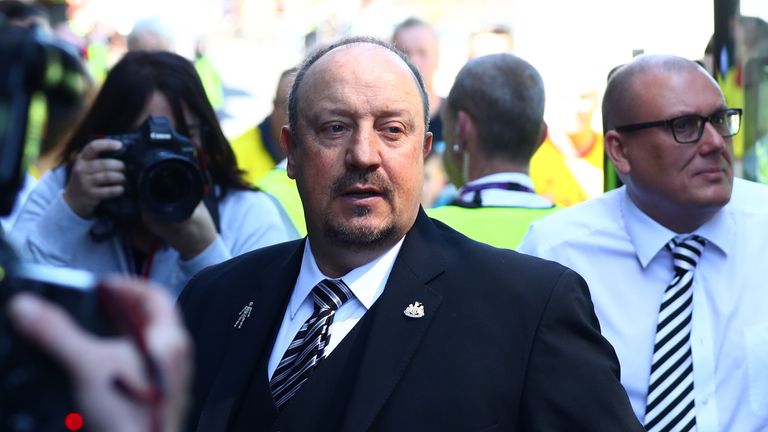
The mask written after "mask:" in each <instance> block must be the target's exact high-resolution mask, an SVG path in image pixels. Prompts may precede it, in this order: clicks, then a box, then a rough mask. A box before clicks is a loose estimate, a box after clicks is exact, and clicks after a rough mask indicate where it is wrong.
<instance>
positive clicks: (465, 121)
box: [456, 111, 477, 146]
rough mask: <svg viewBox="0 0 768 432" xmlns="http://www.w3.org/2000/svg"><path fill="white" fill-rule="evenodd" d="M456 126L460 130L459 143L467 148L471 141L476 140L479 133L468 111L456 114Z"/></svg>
mask: <svg viewBox="0 0 768 432" xmlns="http://www.w3.org/2000/svg"><path fill="white" fill-rule="evenodd" d="M456 125H457V128H458V134H457V135H458V138H459V139H458V141H459V142H460V143H462V145H463V146H466V145H467V143H469V142H470V141H474V140H475V135H476V133H477V131H476V130H475V121H474V120H472V117H471V116H470V115H469V114H467V112H466V111H459V112H458V113H456Z"/></svg>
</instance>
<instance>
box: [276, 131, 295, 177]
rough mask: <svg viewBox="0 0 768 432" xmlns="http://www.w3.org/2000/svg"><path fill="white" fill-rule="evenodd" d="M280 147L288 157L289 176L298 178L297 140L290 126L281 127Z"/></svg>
mask: <svg viewBox="0 0 768 432" xmlns="http://www.w3.org/2000/svg"><path fill="white" fill-rule="evenodd" d="M280 147H282V149H283V152H285V155H286V157H287V158H288V177H290V178H292V179H294V180H296V153H297V152H296V142H295V139H294V138H293V135H292V134H291V129H290V128H289V127H288V126H283V128H282V129H280Z"/></svg>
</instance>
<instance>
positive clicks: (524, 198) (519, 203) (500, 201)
mask: <svg viewBox="0 0 768 432" xmlns="http://www.w3.org/2000/svg"><path fill="white" fill-rule="evenodd" d="M490 183H517V184H518V185H520V186H522V187H525V188H528V189H530V190H531V191H530V192H527V191H516V190H506V189H503V188H489V189H483V190H480V191H477V192H474V191H472V190H468V187H469V188H470V189H471V188H472V187H475V186H482V185H487V184H490ZM533 189H534V188H533V180H531V178H530V177H529V176H528V175H527V174H523V173H511V172H510V173H496V174H490V175H487V176H484V177H480V178H478V179H475V180H472V181H471V182H468V183H467V184H466V185H465V186H464V187H462V188H461V189H460V190H459V192H458V194H457V197H458V199H459V200H461V201H464V202H467V203H471V202H473V200H474V199H475V194H480V199H481V202H482V204H483V207H524V208H550V207H552V206H553V204H552V201H550V200H548V199H546V198H545V197H543V196H541V195H536V193H535V192H533Z"/></svg>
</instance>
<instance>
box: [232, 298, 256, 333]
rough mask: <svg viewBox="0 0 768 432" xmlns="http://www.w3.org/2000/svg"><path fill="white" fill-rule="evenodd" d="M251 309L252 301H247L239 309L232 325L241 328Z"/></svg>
mask: <svg viewBox="0 0 768 432" xmlns="http://www.w3.org/2000/svg"><path fill="white" fill-rule="evenodd" d="M252 310H253V302H248V304H247V305H245V307H243V308H242V309H241V310H240V313H239V314H238V315H237V321H235V325H233V326H232V327H234V328H238V329H240V328H243V323H244V322H245V319H246V318H248V317H250V316H251V311H252Z"/></svg>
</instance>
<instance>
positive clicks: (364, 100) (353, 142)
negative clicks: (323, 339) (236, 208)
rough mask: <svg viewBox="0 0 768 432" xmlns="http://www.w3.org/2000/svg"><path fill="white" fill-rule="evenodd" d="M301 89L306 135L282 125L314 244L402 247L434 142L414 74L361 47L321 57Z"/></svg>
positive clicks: (301, 127)
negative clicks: (426, 128)
mask: <svg viewBox="0 0 768 432" xmlns="http://www.w3.org/2000/svg"><path fill="white" fill-rule="evenodd" d="M297 91H298V93H297V94H298V102H297V106H298V107H299V108H298V122H297V129H298V130H296V131H289V130H288V129H287V128H286V129H283V135H282V141H283V143H284V145H285V146H286V148H287V150H288V174H289V176H290V177H291V178H295V179H296V182H297V186H298V188H299V192H300V194H301V199H302V202H303V204H304V212H305V215H306V220H307V228H308V231H309V236H310V239H311V240H312V245H313V248H314V247H315V244H316V243H318V242H320V241H322V242H332V243H333V244H335V245H342V246H344V247H352V248H353V249H354V248H357V249H359V250H366V249H370V248H375V247H376V246H377V245H390V244H394V242H396V241H397V240H399V239H400V238H401V237H402V236H403V235H405V233H406V232H407V231H408V230H409V229H410V228H411V226H412V225H413V223H414V221H415V219H416V215H417V213H418V210H419V200H420V197H421V190H422V182H423V176H424V157H425V155H426V154H427V153H428V152H429V150H430V147H431V142H432V140H431V134H427V133H426V131H425V124H424V109H423V102H422V98H421V94H420V92H419V87H418V84H417V83H416V80H415V78H414V76H413V74H412V73H411V71H410V69H409V68H408V66H407V65H406V64H405V63H404V62H403V61H402V60H401V59H400V58H399V57H397V55H396V54H394V53H393V52H390V51H389V50H388V49H386V48H384V47H381V46H377V45H374V44H370V43H354V44H350V45H345V46H342V47H339V48H336V49H334V50H332V51H331V52H329V53H327V54H326V55H324V56H323V57H321V58H320V59H319V60H318V61H317V62H316V63H315V64H314V65H312V66H311V67H310V68H309V70H308V71H307V72H306V75H305V77H304V80H303V81H302V82H301V84H300V87H299V88H298V90H297Z"/></svg>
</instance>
